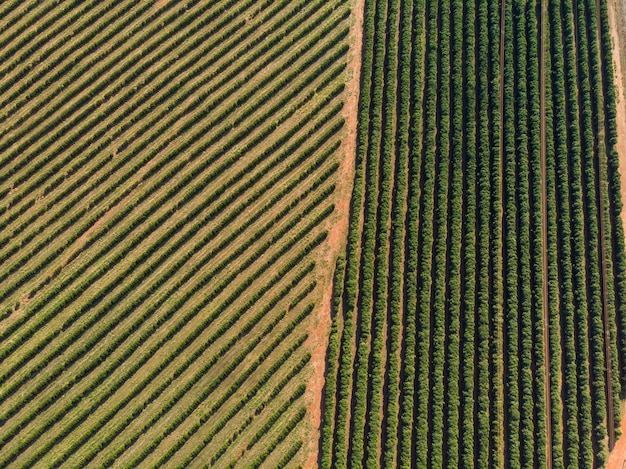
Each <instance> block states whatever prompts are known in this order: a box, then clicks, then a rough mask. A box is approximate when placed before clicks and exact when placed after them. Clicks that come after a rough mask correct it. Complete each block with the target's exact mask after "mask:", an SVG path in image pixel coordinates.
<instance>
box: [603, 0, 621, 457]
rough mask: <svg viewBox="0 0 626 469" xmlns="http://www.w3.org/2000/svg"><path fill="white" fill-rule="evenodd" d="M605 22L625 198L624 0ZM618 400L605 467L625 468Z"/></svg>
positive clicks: (617, 0) (614, 3) (612, 5)
mask: <svg viewBox="0 0 626 469" xmlns="http://www.w3.org/2000/svg"><path fill="white" fill-rule="evenodd" d="M608 7H609V25H610V28H611V39H612V46H613V69H614V71H615V77H614V78H615V88H616V95H617V151H618V153H619V163H620V165H619V171H620V179H621V183H622V184H621V190H622V201H626V90H625V87H626V85H625V81H626V80H625V79H626V61H625V60H624V58H625V56H626V52H625V51H626V0H608ZM622 223H624V224H626V205H624V206H623V207H622ZM625 410H626V409H624V403H622V423H621V431H622V436H621V437H620V438H619V439H618V440H617V443H616V445H615V447H614V448H613V451H612V452H611V455H610V457H609V460H608V463H607V469H623V468H625V467H626V418H624V417H625V416H624V411H625Z"/></svg>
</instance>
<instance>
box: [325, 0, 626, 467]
mask: <svg viewBox="0 0 626 469" xmlns="http://www.w3.org/2000/svg"><path fill="white" fill-rule="evenodd" d="M363 38H364V39H363V54H362V58H363V63H362V80H361V82H362V88H361V98H360V103H359V116H360V117H359V127H358V148H357V155H356V174H355V180H354V192H353V197H352V211H351V219H350V229H349V234H348V244H347V248H346V253H345V257H344V258H341V259H340V260H339V262H338V263H337V268H336V273H335V283H334V301H333V305H334V310H333V324H332V330H331V336H330V343H329V348H328V352H327V381H326V388H325V389H326V392H325V397H324V409H325V412H324V420H323V426H322V435H321V440H320V445H321V455H320V464H321V467H323V468H331V467H332V468H344V467H350V468H357V467H363V466H365V467H368V468H374V467H387V468H391V467H403V468H410V467H418V468H422V467H432V468H440V467H477V468H488V467H493V468H500V467H509V468H517V467H540V468H543V467H546V468H563V467H569V468H577V467H580V468H590V467H601V466H603V465H604V463H605V460H606V457H607V450H608V449H610V448H612V447H613V444H614V442H615V438H616V436H618V435H616V433H615V429H618V428H619V425H620V407H619V402H620V401H619V395H620V391H621V390H622V389H624V388H623V384H624V382H625V381H624V378H626V371H625V368H624V364H625V363H626V353H625V352H626V348H625V347H624V344H625V343H626V342H625V341H624V337H625V334H624V331H626V322H625V321H626V314H625V312H626V310H625V309H624V307H625V306H626V288H625V285H626V284H625V282H624V280H625V277H624V276H625V275H626V262H625V260H626V258H625V250H624V232H623V226H622V224H621V218H620V212H621V206H622V201H621V198H620V181H619V173H618V170H617V169H618V157H617V152H616V151H615V147H614V146H615V143H616V121H615V115H616V114H615V91H614V89H613V86H614V85H613V71H612V59H611V45H610V34H609V30H608V20H607V7H606V1H604V0H598V1H597V2H596V1H595V0H594V1H592V0H577V1H574V2H569V1H561V0H546V1H540V0H499V1H497V0H464V1H462V0H401V1H400V2H396V1H391V0H389V1H386V0H366V1H365V9H364V29H363Z"/></svg>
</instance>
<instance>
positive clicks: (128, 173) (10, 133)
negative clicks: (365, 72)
mask: <svg viewBox="0 0 626 469" xmlns="http://www.w3.org/2000/svg"><path fill="white" fill-rule="evenodd" d="M349 17H350V5H349V4H348V2H346V1H344V0H331V1H328V0H314V1H310V0H264V1H254V0H227V1H211V0H189V1H186V2H175V1H172V2H167V1H165V2H154V1H142V2H135V1H91V0H90V1H80V2H79V1H52V0H50V1H43V2H42V1H25V2H23V1H10V2H4V3H2V4H1V5H0V467H12V468H13V467H24V468H30V467H100V466H113V467H124V468H129V467H138V466H141V467H162V466H167V467H181V468H182V467H200V466H203V467H220V468H223V467H268V468H269V467H271V468H277V467H287V466H289V467H293V466H297V465H298V464H302V463H303V462H304V461H305V459H306V457H307V450H308V444H309V442H308V438H307V437H308V435H309V430H310V424H309V423H307V422H308V420H309V415H308V414H309V410H308V405H309V404H310V400H311V396H310V393H309V391H307V386H306V383H307V381H308V378H309V376H310V374H311V365H310V361H311V349H312V346H313V345H314V344H313V343H312V342H311V340H310V339H308V337H307V336H308V333H307V331H308V330H309V329H310V327H309V325H310V324H311V321H312V316H313V315H314V314H313V313H317V311H318V309H319V308H318V303H319V299H320V297H321V293H320V292H321V289H322V288H324V286H325V285H326V284H327V277H328V275H327V274H326V273H325V271H328V270H330V269H331V268H332V266H331V267H329V266H328V265H326V263H327V261H326V259H327V257H328V256H327V254H326V253H327V249H328V246H327V241H326V233H327V230H328V229H329V227H330V226H331V224H332V223H334V221H335V220H336V217H337V214H336V213H335V211H334V200H335V195H334V194H335V186H336V185H337V184H338V181H339V174H338V168H339V164H340V162H341V161H342V160H343V158H344V156H343V155H344V152H343V147H342V143H341V141H342V137H343V135H344V133H345V131H344V122H343V118H342V115H343V111H342V108H343V99H344V82H345V76H346V53H347V49H348V32H349V23H350V21H349Z"/></svg>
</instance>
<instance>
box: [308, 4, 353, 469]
mask: <svg viewBox="0 0 626 469" xmlns="http://www.w3.org/2000/svg"><path fill="white" fill-rule="evenodd" d="M364 4H365V1H364V0H354V2H353V5H352V21H353V24H352V32H351V34H352V41H353V42H352V44H351V49H350V53H349V55H348V76H347V80H348V81H347V86H346V93H345V95H344V96H345V106H344V111H343V114H344V118H345V120H346V128H347V134H346V136H345V141H344V144H343V155H344V158H343V161H341V165H340V167H339V171H338V179H337V188H336V189H335V211H336V215H335V218H334V219H333V224H332V227H331V228H330V229H329V232H328V241H327V243H326V244H325V248H326V252H325V253H324V260H323V262H321V263H320V264H321V267H322V268H325V269H326V272H324V276H323V280H322V281H323V296H322V300H321V307H320V309H319V311H318V315H317V318H316V320H314V321H312V324H311V330H310V332H309V340H308V343H309V348H310V350H312V357H311V363H312V364H313V370H314V374H313V377H312V378H311V381H310V382H309V390H308V392H309V395H310V396H312V397H311V401H310V407H309V409H308V411H309V418H310V419H311V423H312V427H313V429H314V433H313V434H312V435H309V436H308V437H309V448H308V457H307V459H306V462H305V464H304V469H314V468H316V467H317V461H318V452H319V450H318V444H319V429H320V424H321V416H322V398H323V396H322V391H323V389H324V382H325V371H326V370H325V367H326V349H327V347H328V335H329V331H330V322H331V316H330V313H331V303H332V288H333V285H332V279H333V270H334V267H335V262H336V260H337V256H338V255H339V252H340V251H341V249H342V248H343V246H344V245H345V243H346V239H347V236H348V223H349V217H350V199H351V198H352V182H353V180H354V165H355V157H356V137H357V123H358V111H359V91H360V79H361V49H362V44H363V11H364Z"/></svg>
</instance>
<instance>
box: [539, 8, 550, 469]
mask: <svg viewBox="0 0 626 469" xmlns="http://www.w3.org/2000/svg"><path fill="white" fill-rule="evenodd" d="M546 21H547V20H546V2H545V1H542V2H541V8H540V15H539V28H540V34H539V108H540V116H541V119H540V123H541V131H540V133H541V226H542V229H541V236H542V238H543V239H542V243H543V246H544V249H543V255H542V264H543V360H544V373H545V380H544V383H545V390H544V393H545V394H544V395H545V413H546V415H545V418H546V466H547V467H548V469H552V405H551V404H552V402H551V397H550V311H549V307H548V247H547V246H548V194H547V187H548V183H547V176H546V173H547V150H546V148H547V145H546V56H545V51H546Z"/></svg>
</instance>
